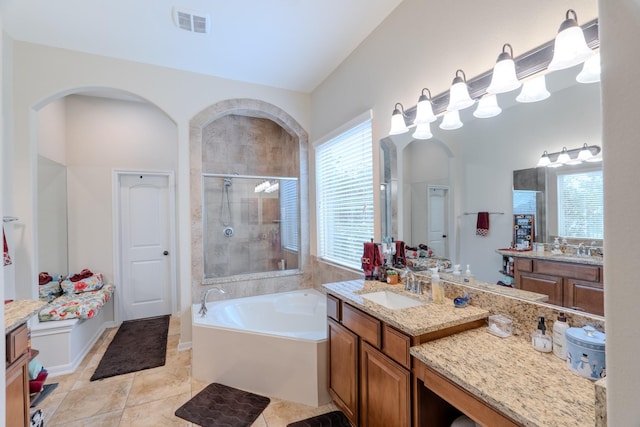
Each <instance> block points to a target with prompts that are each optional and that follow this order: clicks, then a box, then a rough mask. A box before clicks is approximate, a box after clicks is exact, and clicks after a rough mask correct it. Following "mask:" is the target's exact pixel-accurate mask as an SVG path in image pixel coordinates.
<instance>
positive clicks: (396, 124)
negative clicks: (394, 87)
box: [389, 102, 409, 135]
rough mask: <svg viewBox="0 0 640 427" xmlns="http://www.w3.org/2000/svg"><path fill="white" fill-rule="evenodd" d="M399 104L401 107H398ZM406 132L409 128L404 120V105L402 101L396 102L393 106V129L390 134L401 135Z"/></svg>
mask: <svg viewBox="0 0 640 427" xmlns="http://www.w3.org/2000/svg"><path fill="white" fill-rule="evenodd" d="M398 106H399V107H400V108H398ZM406 132H409V128H408V127H407V124H406V123H405V121H404V107H403V106H402V104H401V103H399V102H396V105H395V107H394V108H393V114H392V115H391V130H390V131H389V135H400V134H401V133H406Z"/></svg>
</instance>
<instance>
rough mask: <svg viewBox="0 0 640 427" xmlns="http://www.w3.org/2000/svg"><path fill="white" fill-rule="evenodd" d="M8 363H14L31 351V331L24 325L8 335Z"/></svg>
mask: <svg viewBox="0 0 640 427" xmlns="http://www.w3.org/2000/svg"><path fill="white" fill-rule="evenodd" d="M6 346H7V363H13V362H14V361H15V360H16V359H18V358H19V357H20V356H22V355H23V354H24V353H26V352H27V350H28V349H29V329H27V324H26V323H25V324H23V325H22V326H20V327H18V329H15V330H13V331H11V332H9V333H8V334H7V341H6Z"/></svg>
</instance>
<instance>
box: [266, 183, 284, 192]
mask: <svg viewBox="0 0 640 427" xmlns="http://www.w3.org/2000/svg"><path fill="white" fill-rule="evenodd" d="M279 188H280V183H279V182H278V181H276V182H274V183H273V184H271V185H270V186H269V187H267V188H266V189H265V190H264V192H265V193H273V192H274V191H276V190H278V189H279Z"/></svg>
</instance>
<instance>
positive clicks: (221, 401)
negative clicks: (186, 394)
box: [176, 383, 270, 427]
mask: <svg viewBox="0 0 640 427" xmlns="http://www.w3.org/2000/svg"><path fill="white" fill-rule="evenodd" d="M269 402H270V400H269V398H268V397H264V396H259V395H257V394H253V393H249V392H247V391H242V390H238V389H237V388H233V387H229V386H226V385H223V384H218V383H212V384H209V385H208V386H206V387H205V389H204V390H202V391H201V392H200V393H198V394H196V395H195V396H194V397H193V398H191V400H189V401H188V402H187V403H185V404H184V405H182V406H181V407H179V408H178V410H177V411H176V416H177V417H180V418H182V419H184V420H187V421H190V422H192V423H194V424H197V425H199V426H202V427H249V426H251V424H253V422H254V421H255V420H256V418H258V416H259V415H260V414H261V413H262V411H264V408H266V407H267V405H268V404H269Z"/></svg>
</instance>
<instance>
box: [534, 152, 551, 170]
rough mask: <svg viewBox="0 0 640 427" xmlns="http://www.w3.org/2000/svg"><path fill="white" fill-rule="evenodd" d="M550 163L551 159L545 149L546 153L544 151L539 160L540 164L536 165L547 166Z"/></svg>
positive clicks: (539, 166)
mask: <svg viewBox="0 0 640 427" xmlns="http://www.w3.org/2000/svg"><path fill="white" fill-rule="evenodd" d="M550 164H551V159H550V158H549V154H548V153H547V152H546V151H545V152H544V153H542V156H541V157H540V160H538V164H537V165H536V167H538V168H543V167H545V166H549V165H550Z"/></svg>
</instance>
